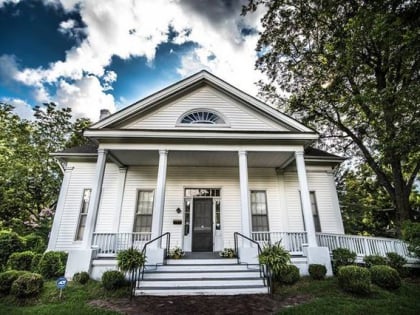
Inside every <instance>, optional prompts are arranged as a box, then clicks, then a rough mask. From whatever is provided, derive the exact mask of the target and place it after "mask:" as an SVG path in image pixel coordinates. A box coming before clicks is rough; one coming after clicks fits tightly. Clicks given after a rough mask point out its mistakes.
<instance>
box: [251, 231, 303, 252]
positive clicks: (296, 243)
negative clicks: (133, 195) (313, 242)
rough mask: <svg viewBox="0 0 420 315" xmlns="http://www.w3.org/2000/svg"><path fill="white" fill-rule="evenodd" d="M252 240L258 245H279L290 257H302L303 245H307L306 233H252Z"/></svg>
mask: <svg viewBox="0 0 420 315" xmlns="http://www.w3.org/2000/svg"><path fill="white" fill-rule="evenodd" d="M251 236H252V239H253V240H254V241H257V242H258V243H260V244H274V243H277V242H278V243H280V245H281V246H283V247H284V248H285V249H286V250H287V251H288V252H290V254H291V255H303V246H302V245H303V244H307V243H308V237H307V233H306V232H252V233H251Z"/></svg>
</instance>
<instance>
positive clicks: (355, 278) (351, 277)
mask: <svg viewBox="0 0 420 315" xmlns="http://www.w3.org/2000/svg"><path fill="white" fill-rule="evenodd" d="M338 283H339V285H340V287H341V288H342V289H343V290H344V291H347V292H352V293H356V294H369V293H370V292H371V286H370V273H369V270H368V269H366V268H363V267H359V266H342V267H340V268H339V270H338Z"/></svg>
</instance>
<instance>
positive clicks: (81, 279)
mask: <svg viewBox="0 0 420 315" xmlns="http://www.w3.org/2000/svg"><path fill="white" fill-rule="evenodd" d="M89 279H90V276H89V274H88V273H87V272H86V271H82V272H76V273H75V274H74V275H73V281H74V282H77V283H80V284H86V283H87V282H88V281H89Z"/></svg>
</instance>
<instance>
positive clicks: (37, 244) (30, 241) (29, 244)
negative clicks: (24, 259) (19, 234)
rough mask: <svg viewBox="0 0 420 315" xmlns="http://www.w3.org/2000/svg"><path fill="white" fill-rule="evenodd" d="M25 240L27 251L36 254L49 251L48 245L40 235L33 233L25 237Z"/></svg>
mask: <svg viewBox="0 0 420 315" xmlns="http://www.w3.org/2000/svg"><path fill="white" fill-rule="evenodd" d="M23 239H24V242H25V248H26V250H30V251H33V252H35V253H38V254H42V253H44V252H45V250H46V249H47V245H46V244H45V241H44V239H43V238H42V237H41V236H40V235H37V234H35V233H31V234H28V235H25V236H24V237H23Z"/></svg>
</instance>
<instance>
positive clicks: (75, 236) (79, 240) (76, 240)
mask: <svg viewBox="0 0 420 315" xmlns="http://www.w3.org/2000/svg"><path fill="white" fill-rule="evenodd" d="M86 190H90V195H89V201H88V204H87V210H86V213H82V209H83V203H84V199H83V198H84V196H85V191H86ZM91 197H92V188H83V191H82V200H81V202H80V208H79V216H78V217H77V226H76V231H75V233H74V242H75V243H81V242H83V235H84V231H85V230H83V234H82V238H81V239H78V238H77V236H78V234H79V229H80V223H81V222H82V220H81V219H82V216H86V218H87V216H88V211H89V204H90V202H91ZM86 221H87V219H86ZM84 228H85V229H86V222H85V227H84Z"/></svg>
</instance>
